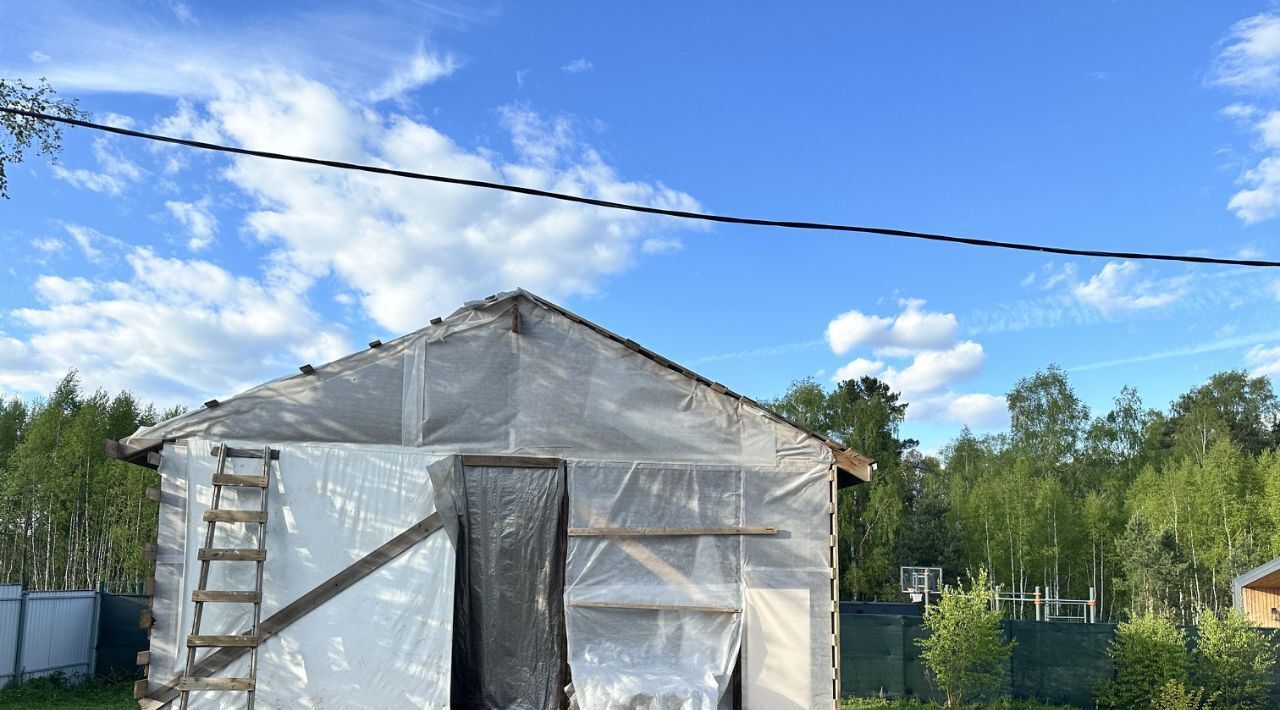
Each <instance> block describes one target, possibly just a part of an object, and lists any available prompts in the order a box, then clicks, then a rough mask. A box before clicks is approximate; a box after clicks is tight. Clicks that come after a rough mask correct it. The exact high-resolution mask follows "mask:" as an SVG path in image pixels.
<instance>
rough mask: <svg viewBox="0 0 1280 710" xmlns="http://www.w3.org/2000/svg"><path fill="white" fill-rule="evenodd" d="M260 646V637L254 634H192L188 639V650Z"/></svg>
mask: <svg viewBox="0 0 1280 710" xmlns="http://www.w3.org/2000/svg"><path fill="white" fill-rule="evenodd" d="M257 645H258V637H257V636H254V635H253V634H232V635H229V636H207V635H200V636H196V635H195V634H192V635H191V636H188V637H187V648H229V647H233V646H234V647H240V646H244V647H246V648H248V647H251V646H257Z"/></svg>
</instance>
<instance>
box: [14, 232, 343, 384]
mask: <svg viewBox="0 0 1280 710" xmlns="http://www.w3.org/2000/svg"><path fill="white" fill-rule="evenodd" d="M124 256H125V261H126V262H127V264H128V266H129V269H128V273H127V275H126V276H124V280H121V281H114V280H103V281H93V282H90V281H88V280H86V279H71V280H68V279H60V278H58V277H42V278H41V279H40V280H39V281H38V282H37V286H36V288H37V291H38V292H39V293H41V294H42V298H44V300H45V301H46V303H47V305H46V306H45V307H43V308H23V309H18V310H15V311H12V312H11V313H10V317H11V318H12V319H13V320H14V321H16V322H19V323H21V324H23V325H24V326H26V327H28V328H30V329H31V330H32V331H33V334H32V335H31V336H30V338H29V339H28V340H27V342H25V343H23V342H22V341H18V340H16V339H13V338H10V337H8V336H3V335H2V334H0V389H5V390H9V391H17V392H42V391H45V390H46V389H47V388H48V387H49V384H50V383H51V382H54V381H56V380H57V378H58V377H60V376H61V375H62V374H64V373H65V372H66V371H67V370H68V369H70V368H76V369H78V370H80V372H81V374H82V376H83V377H84V379H85V382H86V383H87V384H88V385H89V386H91V387H96V386H103V387H109V388H111V389H116V388H128V389H130V390H132V391H133V392H135V393H136V394H138V395H139V396H141V397H142V398H144V399H149V400H154V401H159V402H162V403H175V402H190V401H192V400H193V399H196V398H199V397H203V396H206V395H208V394H217V395H225V394H230V393H233V392H237V391H240V390H243V389H244V388H246V387H248V386H251V385H252V384H256V383H257V382H259V381H261V380H264V379H266V378H267V377H269V376H272V375H278V374H279V373H280V372H282V371H287V370H288V369H290V368H291V367H294V366H296V365H297V363H300V362H315V363H320V362H326V361H328V360H332V359H334V358H336V357H338V356H340V355H342V354H344V353H346V352H348V351H349V350H350V349H351V346H350V344H349V343H348V342H347V338H346V337H345V335H344V334H343V333H342V332H340V331H337V330H335V329H333V328H332V327H330V326H327V325H326V324H324V323H323V322H322V321H321V320H320V319H319V318H318V316H317V315H316V314H315V313H314V312H313V311H312V310H311V309H310V308H309V307H308V305H307V302H306V299H305V297H303V296H302V295H301V294H299V293H297V292H296V291H294V290H292V289H291V288H289V286H288V284H286V283H283V282H279V281H277V280H276V279H274V278H272V277H268V278H267V279H265V280H258V279H252V278H248V277H244V276H236V275H234V274H231V273H230V272H228V271H226V270H225V269H223V268H221V267H219V266H216V265H214V264H211V263H209V262H206V261H195V260H191V261H186V260H180V259H170V258H163V257H160V256H158V255H156V254H155V253H154V252H152V251H151V250H149V249H144V248H133V249H131V250H129V251H128V253H127V254H125V255H124ZM94 295H96V296H97V298H96V299H91V298H90V296H94ZM268 353H275V354H277V355H269V354H268ZM280 355H284V356H286V357H289V358H290V359H289V360H282V359H281V358H280V357H279V356H280Z"/></svg>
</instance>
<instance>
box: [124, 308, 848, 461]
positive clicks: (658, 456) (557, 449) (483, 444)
mask: <svg viewBox="0 0 1280 710" xmlns="http://www.w3.org/2000/svg"><path fill="white" fill-rule="evenodd" d="M513 309H516V310H518V311H519V332H518V333H515V332H512V327H511V323H512V316H511V312H512V310H513ZM659 412H660V413H661V415H660V416H659V415H657V413H659ZM184 437H200V438H206V439H215V440H216V439H222V438H231V439H248V440H259V441H260V440H269V441H311V442H316V441H332V442H357V443H381V444H400V445H404V446H413V447H420V448H422V449H424V450H428V451H436V452H439V453H448V454H452V453H469V452H471V453H487V454H497V453H509V454H538V455H548V456H561V457H564V458H586V459H602V460H614V461H664V460H679V461H697V462H704V463H719V464H742V465H765V466H773V465H778V464H781V463H786V462H788V461H793V460H794V461H800V460H806V461H812V460H815V459H822V460H825V461H828V462H829V461H831V460H832V457H831V452H830V451H829V450H828V449H827V448H826V446H825V445H824V444H823V443H822V442H820V441H819V440H817V439H815V438H813V437H812V436H809V435H807V434H805V433H803V432H800V431H798V430H796V429H794V428H793V427H789V426H787V425H785V424H780V423H778V422H777V421H775V420H773V419H771V418H770V417H769V416H768V415H766V414H765V413H764V412H763V411H761V410H760V409H758V408H756V407H754V406H752V405H750V404H747V403H745V402H742V401H740V400H738V399H734V398H732V397H728V396H725V395H724V394H721V393H719V392H716V391H715V390H713V389H711V388H709V387H708V386H707V385H706V384H702V383H699V382H696V381H695V380H693V379H691V378H689V377H687V376H685V375H682V374H680V373H678V372H676V371H674V370H672V369H670V368H668V367H665V366H663V365H660V364H658V363H656V362H654V361H653V360H651V359H649V358H647V357H645V356H643V355H640V354H639V353H636V352H633V351H632V350H630V349H628V348H627V347H626V346H625V345H623V344H622V343H619V342H617V341H615V340H611V339H609V338H606V337H604V336H602V335H600V334H599V333H596V332H595V331H592V330H590V329H588V328H585V327H583V326H582V325H580V324H578V323H575V322H573V321H572V320H570V319H569V318H567V317H566V316H564V315H562V314H560V313H558V312H556V311H553V310H550V309H548V308H545V307H543V306H541V305H540V304H539V303H538V302H536V301H534V300H532V299H530V298H529V297H527V296H525V295H523V294H522V293H521V292H514V293H511V294H506V295H504V296H503V297H502V298H499V299H497V300H495V301H493V302H491V303H484V304H479V305H475V306H473V307H468V308H463V309H461V310H459V311H458V312H456V313H454V314H453V315H452V316H450V317H448V318H446V319H444V321H443V322H441V323H439V324H437V325H432V326H428V327H426V328H423V329H421V330H418V331H415V332H413V333H410V334H409V335H406V336H404V337H402V338H398V339H396V340H394V341H392V342H389V343H386V344H383V345H382V346H381V347H378V348H370V349H368V350H364V351H361V352H358V353H355V354H352V355H349V356H347V357H344V358H341V359H339V360H336V361H334V362H331V363H328V364H325V365H319V366H316V368H315V370H314V372H313V373H311V374H306V375H303V374H297V375H291V376H288V377H284V378H281V379H278V380H275V381H273V382H269V383H266V384H264V385H261V386H259V387H255V388H253V389H251V390H249V391H248V392H245V393H243V394H240V395H238V396H236V397H232V398H230V399H227V400H225V401H223V402H222V403H221V404H219V405H218V406H216V407H212V408H205V409H199V410H195V411H193V412H190V413H188V414H184V415H182V416H180V417H177V418H175V419H172V420H169V421H167V422H162V423H160V424H158V425H156V426H154V427H151V428H149V429H144V430H140V431H139V432H137V433H136V434H135V435H134V436H133V437H131V438H130V443H132V444H135V445H145V444H146V443H148V442H154V441H158V440H163V439H179V438H184Z"/></svg>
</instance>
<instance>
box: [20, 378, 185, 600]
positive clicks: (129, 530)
mask: <svg viewBox="0 0 1280 710" xmlns="http://www.w3.org/2000/svg"><path fill="white" fill-rule="evenodd" d="M177 413H179V412H178V411H177V410H174V411H169V412H163V413H160V412H157V411H156V409H155V408H154V407H153V406H150V405H142V404H140V403H139V402H138V401H137V400H135V399H134V397H133V396H132V395H131V394H129V393H128V392H121V393H118V394H116V395H114V396H112V395H109V394H107V393H106V392H104V391H102V390H97V391H94V392H85V391H84V390H83V389H82V387H81V384H80V380H79V377H78V376H77V375H76V373H74V372H72V373H69V374H68V375H67V376H66V377H65V378H63V379H62V381H61V382H59V383H58V385H57V387H55V388H54V390H53V392H52V393H50V394H49V395H48V397H46V398H43V399H39V400H36V401H34V402H26V401H24V400H22V399H19V398H10V399H4V398H0V582H3V583H17V584H22V585H24V586H25V587H26V588H28V589H94V588H97V587H98V586H99V584H101V585H102V586H103V588H104V589H106V590H108V591H114V592H136V591H137V588H138V586H139V585H140V584H141V582H142V580H144V579H146V578H147V577H150V576H151V574H150V568H149V564H150V563H148V562H146V561H144V560H143V558H142V548H143V545H144V543H147V542H151V541H154V540H155V537H156V520H157V517H156V516H157V510H156V506H157V504H156V503H154V502H152V501H149V500H147V496H146V490H147V488H149V487H153V486H158V485H159V480H160V479H159V475H158V474H156V473H155V472H154V471H151V470H149V469H145V468H142V467H139V466H134V465H131V464H126V463H123V462H121V461H115V460H111V459H108V458H106V457H105V456H104V455H103V453H102V442H103V440H104V439H107V438H112V439H118V438H120V437H124V436H128V435H129V434H132V433H133V432H134V431H136V430H137V429H138V427H139V426H147V425H150V424H154V423H156V422H157V421H160V420H162V419H164V418H168V417H169V416H174V415H176V414H177Z"/></svg>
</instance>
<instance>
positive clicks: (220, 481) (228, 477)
mask: <svg viewBox="0 0 1280 710" xmlns="http://www.w3.org/2000/svg"><path fill="white" fill-rule="evenodd" d="M213 485H215V486H243V487H245V488H266V487H267V477H266V476H241V475H237V474H234V473H215V474H213Z"/></svg>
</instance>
